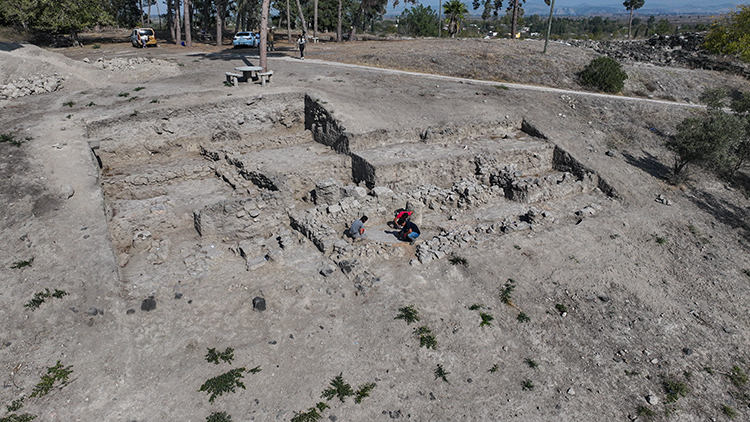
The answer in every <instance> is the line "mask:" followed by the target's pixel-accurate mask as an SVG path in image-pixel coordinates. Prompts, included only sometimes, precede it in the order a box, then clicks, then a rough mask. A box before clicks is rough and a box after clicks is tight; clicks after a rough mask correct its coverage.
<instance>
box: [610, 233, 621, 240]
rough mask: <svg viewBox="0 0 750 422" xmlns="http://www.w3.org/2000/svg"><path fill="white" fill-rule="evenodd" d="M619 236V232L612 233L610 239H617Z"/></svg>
mask: <svg viewBox="0 0 750 422" xmlns="http://www.w3.org/2000/svg"><path fill="white" fill-rule="evenodd" d="M618 237H620V235H619V234H617V233H615V234H610V235H609V238H610V239H612V240H615V239H617V238H618Z"/></svg>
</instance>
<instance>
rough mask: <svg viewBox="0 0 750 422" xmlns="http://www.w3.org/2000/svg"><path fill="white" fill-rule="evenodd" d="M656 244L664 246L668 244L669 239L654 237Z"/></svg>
mask: <svg viewBox="0 0 750 422" xmlns="http://www.w3.org/2000/svg"><path fill="white" fill-rule="evenodd" d="M654 242H656V244H657V245H663V244H665V243H667V239H666V238H663V237H661V236H658V235H654Z"/></svg>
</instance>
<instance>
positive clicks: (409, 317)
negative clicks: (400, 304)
mask: <svg viewBox="0 0 750 422" xmlns="http://www.w3.org/2000/svg"><path fill="white" fill-rule="evenodd" d="M394 319H403V320H404V321H406V323H407V324H411V323H412V322H417V321H419V312H417V310H416V309H414V306H411V305H409V306H406V307H404V308H399V309H398V315H396V317H395V318H394Z"/></svg>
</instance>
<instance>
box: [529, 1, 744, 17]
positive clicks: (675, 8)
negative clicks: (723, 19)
mask: <svg viewBox="0 0 750 422" xmlns="http://www.w3.org/2000/svg"><path fill="white" fill-rule="evenodd" d="M561 3H562V2H561ZM734 6H735V3H726V2H722V3H717V2H711V1H706V2H703V3H698V4H677V3H667V2H649V1H646V4H645V5H644V6H643V7H642V8H640V9H638V10H636V13H637V14H640V15H681V14H684V15H688V14H689V15H695V14H699V15H716V14H721V13H725V12H728V11H730V10H731V9H732V8H733V7H734ZM524 10H525V11H526V14H527V15H534V14H539V15H543V14H548V13H549V7H548V6H545V5H544V3H541V2H540V3H536V2H535V3H534V4H529V3H527V4H526V5H525V6H524ZM622 14H627V11H626V10H625V7H624V6H623V5H622V2H617V3H608V4H596V5H592V4H588V3H580V4H574V5H570V2H564V3H563V5H560V6H558V5H557V4H556V5H555V16H586V15H622Z"/></svg>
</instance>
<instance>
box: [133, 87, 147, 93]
mask: <svg viewBox="0 0 750 422" xmlns="http://www.w3.org/2000/svg"><path fill="white" fill-rule="evenodd" d="M144 89H146V87H145V86H137V87H135V88H133V91H135V92H138V91H142V90H144Z"/></svg>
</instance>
